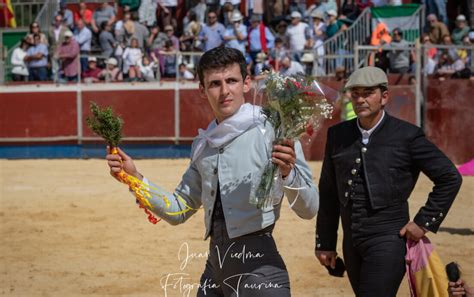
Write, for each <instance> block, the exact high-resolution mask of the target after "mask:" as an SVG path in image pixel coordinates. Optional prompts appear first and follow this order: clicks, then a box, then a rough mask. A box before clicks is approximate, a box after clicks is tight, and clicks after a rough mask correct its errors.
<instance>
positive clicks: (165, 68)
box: [160, 40, 177, 78]
mask: <svg viewBox="0 0 474 297" xmlns="http://www.w3.org/2000/svg"><path fill="white" fill-rule="evenodd" d="M160 57H161V58H160V64H161V65H160V70H161V71H162V74H163V77H168V78H175V77H176V66H177V64H176V63H177V59H176V51H175V49H174V47H173V43H172V42H171V40H167V41H166V43H165V47H164V48H163V50H161V51H160Z"/></svg>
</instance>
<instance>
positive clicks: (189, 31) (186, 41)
mask: <svg viewBox="0 0 474 297" xmlns="http://www.w3.org/2000/svg"><path fill="white" fill-rule="evenodd" d="M187 15H188V23H187V24H186V26H185V27H184V32H183V35H181V37H180V38H179V41H180V43H181V50H182V51H185V52H190V51H194V50H195V49H196V48H198V47H199V44H198V40H197V39H198V36H199V32H201V29H202V25H201V23H200V22H198V20H197V15H196V13H195V12H194V11H193V10H190V11H188V14H187Z"/></svg>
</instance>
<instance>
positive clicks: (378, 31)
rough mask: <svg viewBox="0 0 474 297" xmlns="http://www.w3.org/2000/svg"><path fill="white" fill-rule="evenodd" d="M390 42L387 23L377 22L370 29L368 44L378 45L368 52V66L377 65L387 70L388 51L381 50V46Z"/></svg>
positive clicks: (390, 37)
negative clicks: (373, 27) (375, 48)
mask: <svg viewBox="0 0 474 297" xmlns="http://www.w3.org/2000/svg"><path fill="white" fill-rule="evenodd" d="M391 42H392V36H390V32H389V31H388V28H387V25H385V23H383V22H380V23H378V24H377V26H375V29H374V30H373V31H372V36H371V38H370V45H372V46H376V47H378V49H377V50H375V51H373V52H372V53H370V56H369V65H370V66H375V67H378V68H380V69H382V70H383V71H385V72H386V71H387V70H388V68H389V67H390V60H389V58H388V52H387V51H385V50H383V46H384V45H389V44H390V43H391Z"/></svg>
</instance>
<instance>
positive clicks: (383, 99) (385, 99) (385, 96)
mask: <svg viewBox="0 0 474 297" xmlns="http://www.w3.org/2000/svg"><path fill="white" fill-rule="evenodd" d="M380 101H381V102H380V104H381V105H382V106H385V105H387V103H388V91H383V92H382V97H381V99H380Z"/></svg>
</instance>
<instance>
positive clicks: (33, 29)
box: [28, 22, 49, 46]
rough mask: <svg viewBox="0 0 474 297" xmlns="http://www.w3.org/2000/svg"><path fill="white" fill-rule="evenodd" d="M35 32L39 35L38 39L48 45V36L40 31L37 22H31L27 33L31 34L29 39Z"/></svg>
mask: <svg viewBox="0 0 474 297" xmlns="http://www.w3.org/2000/svg"><path fill="white" fill-rule="evenodd" d="M35 34H39V35H40V40H41V43H42V44H44V45H46V46H49V42H48V38H47V37H46V35H45V34H44V33H42V32H41V28H40V26H39V24H38V23H37V22H33V23H31V24H30V33H29V34H28V35H29V36H31V40H33V36H34V35H35Z"/></svg>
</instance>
